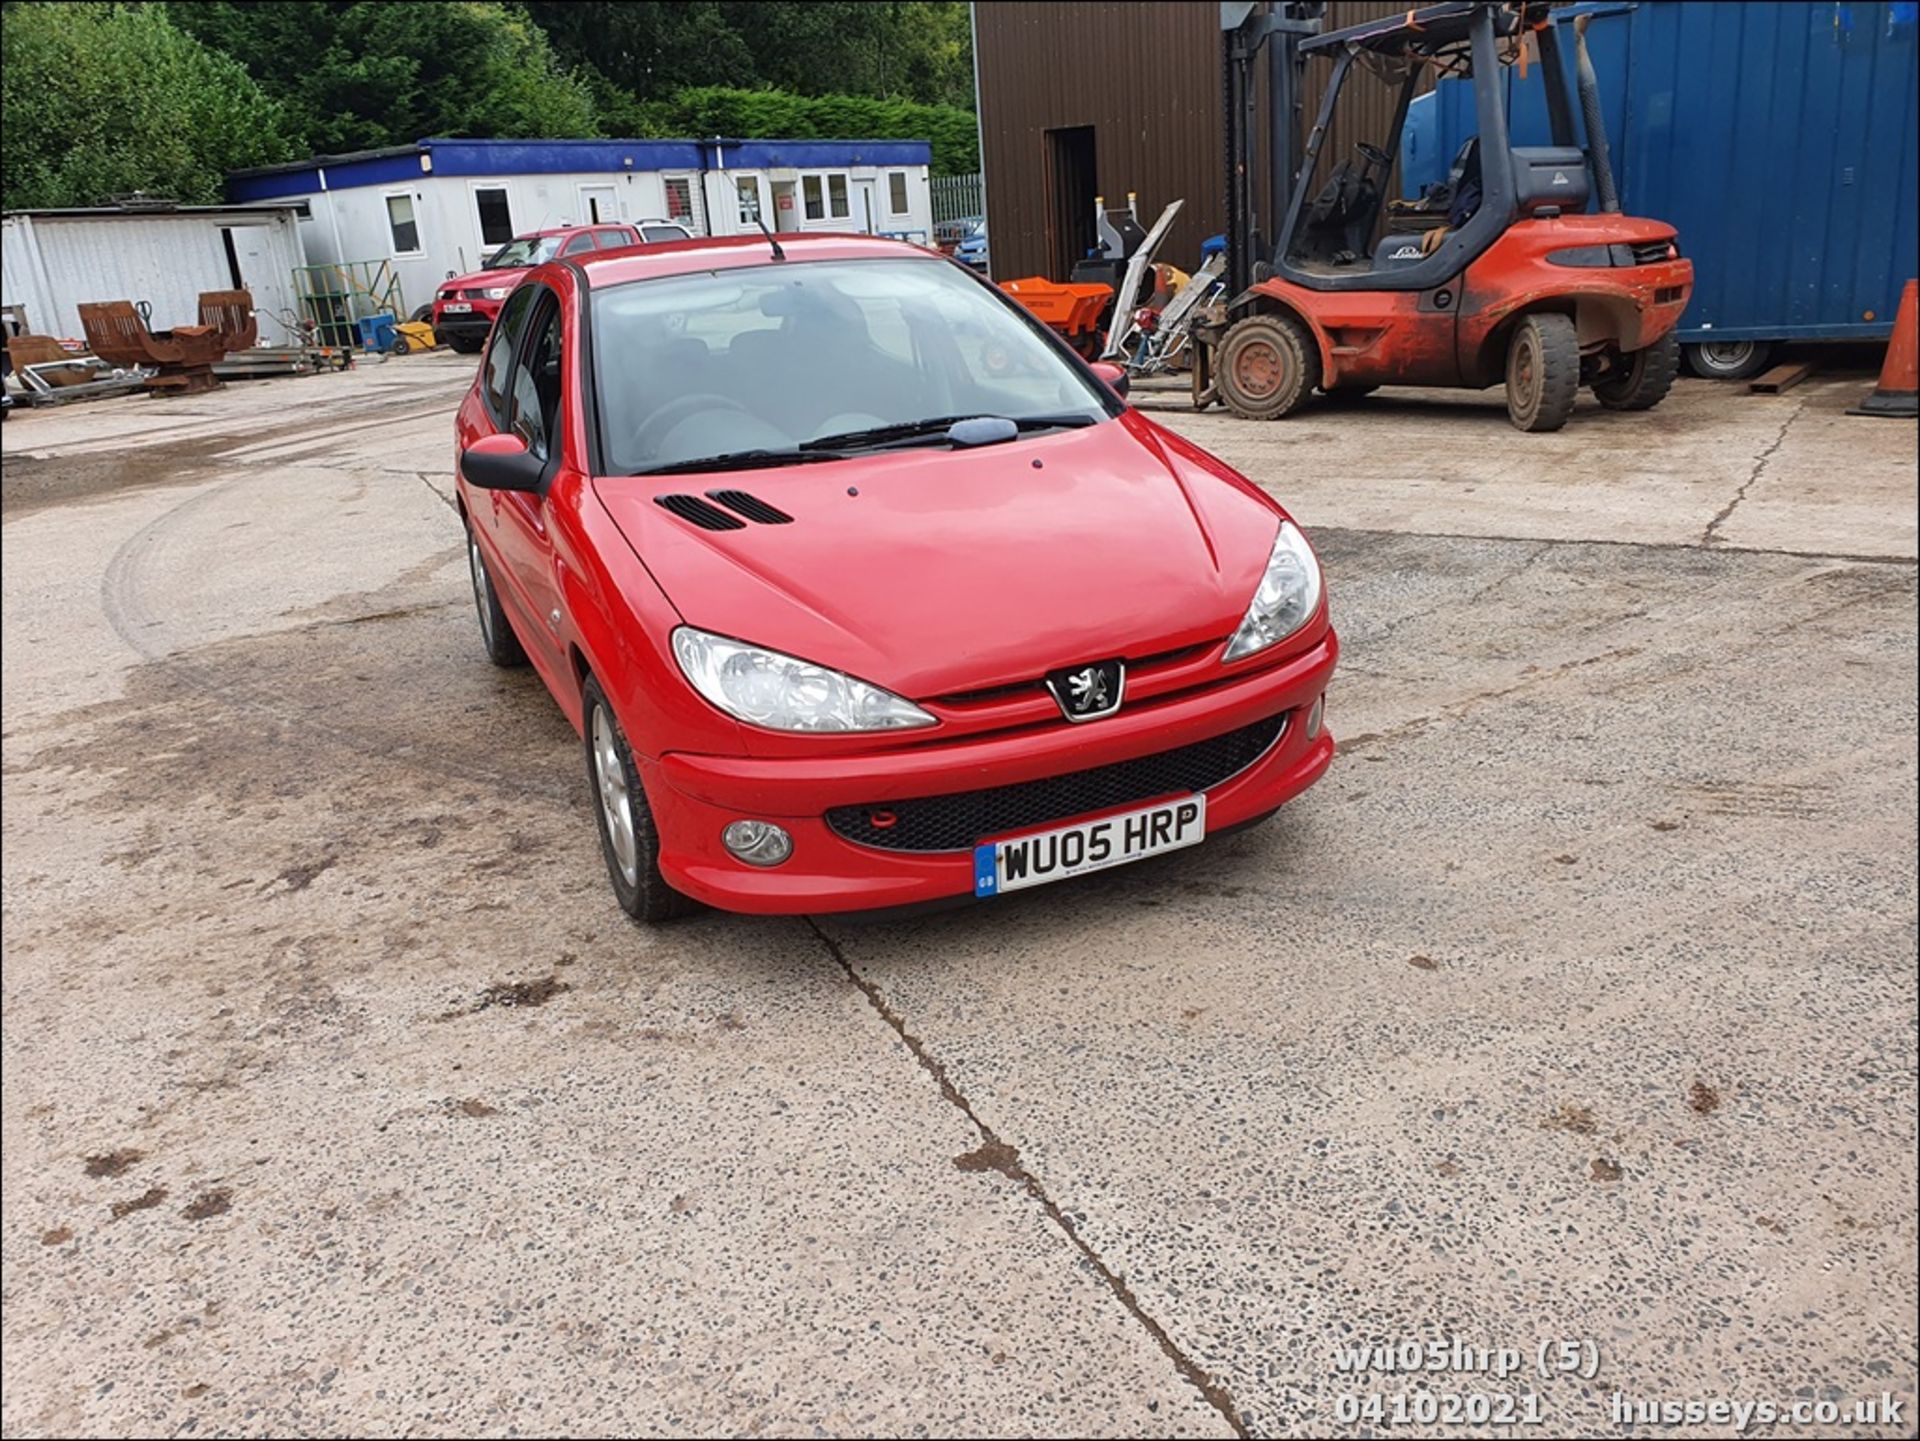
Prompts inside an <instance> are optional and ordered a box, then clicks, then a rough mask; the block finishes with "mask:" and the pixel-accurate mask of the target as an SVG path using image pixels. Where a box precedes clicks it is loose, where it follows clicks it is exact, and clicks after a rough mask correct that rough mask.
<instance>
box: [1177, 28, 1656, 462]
mask: <svg viewBox="0 0 1920 1441" xmlns="http://www.w3.org/2000/svg"><path fill="white" fill-rule="evenodd" d="M1320 8H1321V7H1320V6H1318V5H1301V4H1288V3H1279V0H1275V3H1272V4H1269V5H1240V6H1223V7H1222V11H1223V15H1222V24H1223V27H1225V28H1226V30H1227V83H1228V105H1227V113H1228V145H1229V157H1228V171H1229V173H1228V181H1229V207H1228V208H1229V223H1228V229H1227V243H1228V257H1229V265H1228V280H1229V283H1228V287H1227V292H1226V293H1227V294H1228V296H1230V297H1231V299H1230V300H1229V301H1228V302H1227V303H1226V305H1225V306H1224V307H1223V308H1221V309H1218V310H1216V312H1215V313H1214V314H1213V315H1212V316H1211V317H1209V320H1208V322H1207V323H1205V324H1203V325H1201V326H1200V327H1198V328H1197V329H1196V339H1197V340H1198V341H1199V342H1200V343H1199V344H1198V345H1197V346H1196V347H1195V365H1194V375H1193V383H1194V398H1195V402H1196V403H1197V404H1200V405H1203V406H1204V405H1206V404H1208V403H1211V402H1212V401H1213V400H1216V399H1217V400H1219V401H1221V402H1222V403H1224V404H1225V405H1226V406H1227V408H1228V409H1229V410H1231V411H1232V412H1233V413H1234V414H1235V415H1239V416H1244V417H1246V418H1248V419H1253V420H1273V419H1277V418H1278V417H1281V416H1285V415H1291V414H1292V413H1293V412H1295V411H1296V410H1298V409H1300V408H1301V407H1302V406H1303V405H1306V404H1307V403H1308V402H1309V401H1310V399H1311V398H1312V397H1313V395H1314V394H1315V392H1316V391H1318V392H1319V393H1320V394H1322V395H1323V396H1325V397H1328V398H1330V399H1336V400H1337V399H1348V398H1353V397H1358V396H1362V395H1365V394H1367V393H1368V392H1369V391H1372V390H1374V389H1376V388H1378V387H1379V386H1381V385H1432V386H1464V387H1470V388H1474V389H1484V388H1486V387H1488V386H1492V385H1495V384H1499V383H1500V382H1502V381H1504V382H1505V384H1506V388H1507V414H1508V416H1509V418H1510V419H1511V420H1512V422H1513V424H1514V425H1515V426H1517V427H1518V428H1519V429H1521V430H1526V431H1550V430H1558V429H1559V428H1560V427H1561V426H1563V425H1565V424H1566V422H1567V417H1568V416H1569V415H1571V414H1572V412H1573V404H1574V397H1575V395H1576V394H1577V393H1578V391H1579V389H1580V388H1581V387H1582V386H1585V387H1588V388H1590V389H1591V390H1592V391H1593V393H1594V396H1595V398H1596V399H1598V400H1599V401H1600V403H1601V404H1602V405H1604V406H1607V407H1609V408H1611V409H1614V410H1646V409H1649V408H1650V407H1652V406H1655V405H1658V404H1659V403H1660V401H1661V400H1662V399H1663V398H1664V397H1665V395H1666V393H1667V390H1668V388H1669V387H1670V386H1671V385H1672V383H1673V377H1674V372H1675V369H1676V368H1677V366H1678V362H1679V345H1678V341H1677V339H1676V337H1675V334H1674V326H1675V324H1676V323H1677V322H1678V320H1679V319H1680V312H1681V311H1682V310H1684V309H1685V308H1686V303H1687V297H1688V295H1689V294H1690V293H1691V291H1692V289H1693V265H1692V263H1691V262H1690V261H1687V260H1685V259H1683V258H1681V255H1680V251H1679V246H1678V242H1677V239H1676V237H1675V234H1674V229H1673V227H1672V226H1671V225H1667V224H1665V223H1663V222H1661V221H1658V220H1643V219H1638V218H1636V217H1632V216H1626V215H1622V214H1620V213H1619V208H1620V207H1619V202H1618V200H1617V198H1616V195H1615V190H1614V185H1613V175H1612V170H1611V166H1610V163H1609V160H1608V157H1607V153H1606V141H1605V130H1604V127H1603V126H1602V125H1601V123H1600V111H1599V101H1598V85H1597V83H1595V82H1594V81H1593V71H1592V67H1591V64H1590V63H1589V62H1588V60H1587V57H1586V53H1585V44H1584V40H1583V39H1582V40H1577V41H1576V46H1575V48H1576V51H1577V56H1576V58H1577V62H1578V66H1577V68H1578V70H1579V99H1580V108H1581V110H1582V112H1583V114H1582V117H1581V118H1582V120H1583V122H1584V129H1585V132H1586V134H1587V135H1588V136H1589V137H1591V138H1592V143H1591V144H1590V145H1589V147H1588V148H1586V149H1582V148H1581V146H1580V145H1579V143H1578V139H1577V137H1576V133H1575V128H1574V127H1575V117H1574V102H1573V98H1572V96H1571V95H1570V94H1569V86H1568V77H1567V66H1566V64H1565V63H1564V59H1563V56H1562V53H1561V47H1560V37H1559V32H1558V30H1557V28H1556V27H1555V26H1553V25H1552V24H1550V23H1548V19H1547V12H1548V6H1547V5H1545V4H1538V3H1485V0H1476V3H1463V4H1446V5H1429V6H1427V7H1425V8H1424V9H1417V10H1410V11H1408V12H1406V13H1405V14H1402V15H1396V16H1393V17H1390V18H1387V19H1382V20H1376V21H1371V22H1368V23H1366V24H1362V25H1355V26H1351V27H1349V28H1347V29H1345V30H1336V31H1330V32H1326V33H1314V31H1316V30H1317V20H1316V19H1315V18H1314V17H1317V15H1318V13H1319V11H1320ZM1269 39H1276V40H1277V41H1278V42H1279V43H1277V44H1276V45H1275V49H1274V51H1273V52H1272V53H1271V54H1270V55H1269V60H1270V70H1269V88H1270V91H1271V93H1272V94H1273V96H1274V97H1275V98H1274V114H1273V116H1272V123H1271V125H1270V127H1269V134H1270V137H1271V138H1270V144H1271V148H1272V152H1273V153H1272V155H1271V156H1270V165H1271V171H1270V173H1271V175H1272V177H1273V190H1274V195H1275V197H1276V199H1275V206H1276V213H1278V214H1281V215H1282V216H1283V218H1282V220H1281V222H1280V224H1279V226H1278V236H1277V239H1276V241H1275V242H1274V243H1273V244H1272V246H1271V247H1270V248H1269V247H1268V246H1266V245H1265V244H1264V243H1263V242H1262V241H1261V240H1260V238H1259V237H1258V235H1257V234H1256V233H1255V231H1254V228H1253V224H1252V209H1253V207H1252V194H1253V187H1252V185H1251V183H1250V179H1249V177H1250V174H1251V155H1250V149H1251V145H1250V142H1251V132H1252V125H1251V118H1252V109H1253V106H1252V95H1253V93H1254V87H1253V80H1252V65H1253V63H1254V60H1255V58H1256V57H1257V56H1258V54H1259V51H1260V48H1261V46H1262V45H1263V44H1265V43H1266V42H1267V41H1268V40H1269ZM1296 55H1297V56H1298V57H1299V58H1300V59H1305V58H1307V57H1311V56H1314V55H1324V56H1328V57H1330V58H1331V59H1332V62H1333V72H1332V75H1331V77H1330V79H1329V82H1328V85H1327V91H1326V95H1325V97H1324V99H1323V100H1322V102H1321V105H1320V109H1319V113H1318V116H1317V118H1316V120H1315V122H1314V126H1313V129H1312V131H1311V132H1310V133H1309V135H1308V138H1307V141H1306V145H1305V148H1304V152H1303V153H1302V155H1301V156H1300V161H1299V165H1298V168H1297V171H1296V169H1295V168H1294V167H1293V165H1292V164H1291V161H1292V155H1291V153H1290V151H1291V149H1292V145H1293V142H1292V135H1293V116H1292V101H1291V96H1292V94H1293V92H1294V88H1295V84H1296V82H1297V72H1296V69H1295V66H1296V64H1297V62H1295V61H1294V59H1293V57H1294V56H1296ZM1529 63H1532V64H1538V65H1540V66H1542V67H1543V70H1544V72H1545V79H1546V100H1547V111H1548V123H1549V129H1550V133H1551V136H1552V140H1553V144H1552V145H1551V146H1545V147H1540V148H1531V149H1530V148H1519V149H1516V148H1514V147H1512V146H1511V145H1509V143H1508V139H1507V110H1506V93H1507V81H1506V68H1507V67H1508V66H1510V65H1520V66H1523V67H1524V66H1525V65H1527V64H1529ZM1362 69H1364V70H1366V71H1369V72H1371V73H1373V74H1375V75H1377V76H1380V77H1382V78H1383V79H1385V80H1387V81H1389V82H1390V83H1392V84H1394V85H1397V87H1398V98H1397V104H1396V107H1395V109H1394V112H1393V118H1392V122H1391V130H1390V132H1389V133H1388V134H1386V135H1384V136H1382V137H1380V139H1381V143H1380V144H1378V145H1374V144H1370V143H1365V142H1362V143H1360V144H1358V145H1356V146H1355V147H1354V153H1353V155H1352V156H1351V157H1348V158H1344V159H1340V160H1339V161H1338V163H1337V164H1334V165H1332V166H1331V169H1330V173H1329V174H1328V177H1327V179H1326V181H1325V182H1324V183H1323V184H1322V185H1321V186H1320V187H1319V188H1318V189H1317V190H1316V191H1315V193H1313V194H1312V195H1309V194H1307V193H1306V186H1305V184H1304V180H1305V179H1306V178H1307V177H1311V176H1313V175H1314V174H1315V173H1316V166H1317V165H1318V162H1319V161H1320V158H1321V151H1322V149H1323V147H1324V146H1325V145H1326V142H1327V137H1328V134H1329V133H1330V130H1331V127H1332V121H1333V116H1334V106H1335V103H1336V101H1337V100H1338V99H1339V96H1340V92H1341V88H1342V86H1343V85H1344V84H1345V83H1346V82H1347V81H1348V80H1349V79H1351V78H1352V77H1353V76H1354V75H1355V73H1356V72H1357V71H1359V70H1362ZM1522 73H1524V70H1523V72H1522ZM1440 76H1462V77H1470V78H1471V83H1472V86H1473V96H1474V108H1475V117H1476V121H1477V134H1476V135H1475V136H1473V137H1472V138H1471V139H1469V140H1468V141H1467V142H1466V144H1465V145H1463V146H1462V147H1461V149H1460V151H1459V152H1458V153H1457V154H1456V156H1455V157H1454V161H1453V164H1452V167H1451V170H1450V173H1449V176H1448V178H1447V180H1446V181H1445V182H1444V183H1442V184H1440V185H1436V186H1430V187H1428V190H1427V192H1426V193H1425V194H1423V195H1422V196H1421V197H1419V198H1418V199H1415V200H1404V201H1403V200H1390V199H1388V197H1387V196H1386V194H1385V187H1386V185H1387V181H1388V177H1389V174H1390V172H1391V170H1392V168H1393V156H1394V154H1395V153H1396V152H1397V150H1398V148H1399V145H1400V134H1401V130H1402V129H1403V127H1404V126H1405V123H1406V116H1407V107H1408V105H1409V103H1410V102H1411V101H1412V99H1413V97H1414V94H1415V92H1416V91H1417V90H1418V89H1420V88H1421V82H1422V81H1423V79H1426V78H1428V77H1433V78H1438V77H1440ZM1596 197H1597V201H1598V205H1597V209H1596V210H1594V211H1590V210H1589V202H1590V200H1593V199H1595V198H1596ZM1376 237H1377V238H1376Z"/></svg>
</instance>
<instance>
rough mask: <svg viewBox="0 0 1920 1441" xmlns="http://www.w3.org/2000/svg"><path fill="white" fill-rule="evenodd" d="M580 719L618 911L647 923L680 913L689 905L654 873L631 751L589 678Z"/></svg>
mask: <svg viewBox="0 0 1920 1441" xmlns="http://www.w3.org/2000/svg"><path fill="white" fill-rule="evenodd" d="M580 720H581V727H580V729H581V734H582V736H583V738H584V740H585V742H586V750H587V783H588V784H589V785H591V786H592V787H593V798H594V806H593V814H594V819H595V822H596V824H597V825H598V827H599V831H600V854H601V855H602V856H603V857H604V858H605V859H606V862H607V879H608V880H610V881H611V882H612V883H613V894H614V899H616V900H617V901H619V902H620V909H621V910H623V911H625V912H626V913H627V914H628V915H630V916H632V917H633V918H634V919H635V920H636V921H644V922H646V923H647V924H649V925H653V924H657V923H658V922H660V921H670V920H672V919H673V918H674V917H675V916H683V915H685V914H686V913H687V912H688V911H691V910H692V909H694V904H695V903H694V901H693V900H692V898H691V897H688V896H685V895H682V894H681V893H680V892H679V891H676V890H675V889H674V888H673V887H672V886H670V885H668V884H667V879H666V877H665V876H663V875H661V874H660V832H659V831H658V830H656V829H655V828H654V824H653V812H652V810H650V809H649V808H648V806H647V793H646V791H644V790H643V789H642V788H641V786H640V773H639V772H638V771H637V770H636V769H635V768H634V764H633V752H632V750H630V749H629V748H628V746H627V737H626V733H625V732H624V731H622V730H621V729H620V722H619V721H618V720H616V719H615V718H614V714H613V707H612V706H610V705H608V704H607V697H606V695H605V694H604V693H603V692H602V691H601V689H600V683H599V682H598V681H597V680H595V679H594V678H593V677H592V676H588V677H587V681H586V684H585V685H584V686H583V687H582V688H581V692H580Z"/></svg>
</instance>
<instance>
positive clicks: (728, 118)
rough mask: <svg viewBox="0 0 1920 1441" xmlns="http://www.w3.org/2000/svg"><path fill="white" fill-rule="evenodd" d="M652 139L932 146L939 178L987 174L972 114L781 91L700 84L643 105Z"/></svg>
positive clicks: (941, 107)
mask: <svg viewBox="0 0 1920 1441" xmlns="http://www.w3.org/2000/svg"><path fill="white" fill-rule="evenodd" d="M642 118H643V121H644V126H645V128H644V129H643V130H642V131H641V132H640V133H642V134H645V135H695V136H703V135H725V136H729V137H734V138H738V139H742V140H766V139H793V140H816V139H818V140H926V141H929V142H931V144H932V146H933V173H934V174H936V175H964V174H967V173H969V172H971V171H975V170H978V169H979V168H980V143H979V139H980V137H979V130H978V127H977V125H976V122H975V120H974V117H973V112H972V111H969V110H961V109H959V108H958V107H957V106H952V105H916V104H914V103H913V102H912V101H910V100H874V99H869V98H868V97H866V96H861V95H818V96H812V95H790V94H788V93H786V92H785V91H782V90H741V89H736V88H733V87H729V86H723V85H706V86H696V87H693V88H690V89H686V90H681V91H679V92H677V93H676V94H674V95H673V96H671V97H670V98H668V99H666V100H657V101H654V102H653V103H651V104H649V105H646V106H644V107H642Z"/></svg>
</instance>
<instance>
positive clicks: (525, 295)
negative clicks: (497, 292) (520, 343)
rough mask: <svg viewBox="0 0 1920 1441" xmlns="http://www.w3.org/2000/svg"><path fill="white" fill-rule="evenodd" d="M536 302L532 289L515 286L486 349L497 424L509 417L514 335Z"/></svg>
mask: <svg viewBox="0 0 1920 1441" xmlns="http://www.w3.org/2000/svg"><path fill="white" fill-rule="evenodd" d="M531 304H533V291H532V290H531V289H527V290H516V291H515V292H514V293H513V294H512V295H509V296H508V297H507V303H506V304H505V305H503V306H501V307H500V318H499V319H498V320H496V321H494V323H493V343H492V344H491V345H490V346H489V347H488V349H487V380H486V392H487V409H488V410H489V411H491V412H492V413H493V420H494V424H496V425H500V424H502V423H503V422H504V421H505V420H506V418H507V382H508V377H509V376H510V375H511V374H512V371H513V337H514V332H515V331H517V330H518V329H519V328H520V322H521V321H522V320H524V319H525V318H526V314H527V307H528V306H529V305H531Z"/></svg>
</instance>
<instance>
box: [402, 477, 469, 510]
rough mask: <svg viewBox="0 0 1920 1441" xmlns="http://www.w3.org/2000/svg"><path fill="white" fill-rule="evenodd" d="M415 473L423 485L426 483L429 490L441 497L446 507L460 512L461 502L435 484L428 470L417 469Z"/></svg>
mask: <svg viewBox="0 0 1920 1441" xmlns="http://www.w3.org/2000/svg"><path fill="white" fill-rule="evenodd" d="M413 474H414V476H415V478H416V479H418V480H419V482H420V483H421V484H422V485H424V486H425V487H426V488H427V489H428V490H430V491H432V492H433V493H434V495H435V496H436V497H437V498H438V499H439V501H440V503H441V504H442V505H444V506H446V508H447V509H448V510H450V511H452V512H453V513H454V514H455V515H458V514H460V503H459V502H458V501H456V500H455V499H454V498H453V497H452V496H450V495H448V494H446V493H445V492H444V491H442V490H441V489H440V487H439V486H437V485H435V484H434V483H433V482H432V481H431V480H429V479H427V473H426V471H424V470H416V471H414V472H413Z"/></svg>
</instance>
